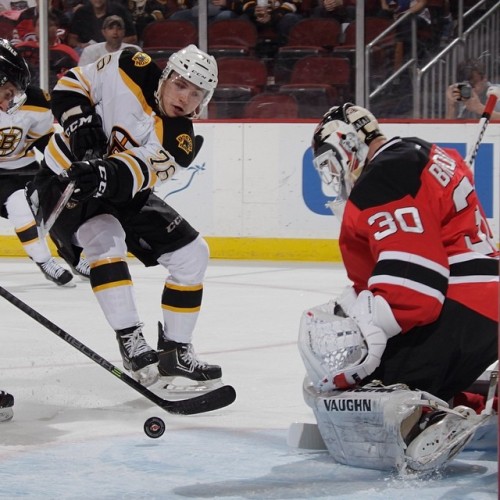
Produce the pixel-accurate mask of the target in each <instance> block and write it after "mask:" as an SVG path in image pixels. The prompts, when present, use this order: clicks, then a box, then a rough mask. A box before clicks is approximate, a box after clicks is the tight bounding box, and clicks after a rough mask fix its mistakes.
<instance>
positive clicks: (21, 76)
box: [0, 39, 31, 115]
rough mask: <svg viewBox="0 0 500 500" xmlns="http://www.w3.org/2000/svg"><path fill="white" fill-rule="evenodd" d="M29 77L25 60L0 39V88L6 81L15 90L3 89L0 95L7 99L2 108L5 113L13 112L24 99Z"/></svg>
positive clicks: (6, 42)
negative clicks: (5, 105)
mask: <svg viewBox="0 0 500 500" xmlns="http://www.w3.org/2000/svg"><path fill="white" fill-rule="evenodd" d="M30 79H31V75H30V71H29V69H28V65H27V64H26V61H25V60H24V59H23V58H22V57H21V56H20V55H19V53H18V52H17V50H15V49H14V48H13V47H12V46H11V45H10V43H9V42H8V41H7V40H4V39H0V88H1V87H4V85H6V84H7V83H11V84H12V85H13V86H14V87H15V91H10V89H4V90H5V92H4V93H2V96H1V98H2V100H3V99H5V100H7V101H8V103H7V107H6V109H5V110H4V111H5V112H6V113H7V114H9V115H11V114H13V113H15V112H16V111H17V110H18V109H19V108H20V107H21V106H22V105H23V104H24V102H25V101H26V89H27V88H28V85H29V84H30ZM4 94H5V95H4Z"/></svg>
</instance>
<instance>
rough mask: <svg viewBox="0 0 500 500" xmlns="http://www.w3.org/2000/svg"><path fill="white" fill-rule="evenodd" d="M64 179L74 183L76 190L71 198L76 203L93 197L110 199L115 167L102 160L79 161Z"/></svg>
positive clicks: (67, 172)
mask: <svg viewBox="0 0 500 500" xmlns="http://www.w3.org/2000/svg"><path fill="white" fill-rule="evenodd" d="M64 179H68V180H70V181H74V183H75V190H74V191H73V194H72V196H71V198H72V199H73V200H75V201H85V200H88V199H89V198H92V197H93V198H101V197H104V198H109V197H110V191H111V189H110V188H111V181H112V180H113V179H114V171H113V165H112V164H111V163H110V162H109V161H107V160H101V159H95V160H88V161H77V162H75V163H73V164H72V165H71V167H70V168H69V169H68V170H67V171H66V172H65V175H64Z"/></svg>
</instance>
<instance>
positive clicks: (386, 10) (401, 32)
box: [378, 0, 431, 71]
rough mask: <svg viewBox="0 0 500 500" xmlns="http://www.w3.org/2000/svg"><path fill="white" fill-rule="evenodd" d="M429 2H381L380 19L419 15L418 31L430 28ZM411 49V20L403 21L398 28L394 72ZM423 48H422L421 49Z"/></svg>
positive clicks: (420, 0)
mask: <svg viewBox="0 0 500 500" xmlns="http://www.w3.org/2000/svg"><path fill="white" fill-rule="evenodd" d="M426 5H427V0H380V6H381V10H380V12H379V14H378V15H379V17H385V18H389V19H394V20H396V19H398V18H400V17H401V16H403V15H404V14H406V13H407V12H411V13H413V14H415V15H417V29H418V28H423V27H426V26H429V25H430V23H431V17H430V13H429V9H427V8H426ZM410 47H411V20H409V19H408V20H406V21H403V22H402V23H401V24H400V25H399V26H398V27H397V28H396V45H395V47H394V71H397V70H398V69H399V68H400V67H401V66H402V65H403V60H404V57H405V53H409V51H410ZM420 48H422V47H420Z"/></svg>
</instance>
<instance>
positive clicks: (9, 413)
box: [0, 407, 14, 422]
mask: <svg viewBox="0 0 500 500" xmlns="http://www.w3.org/2000/svg"><path fill="white" fill-rule="evenodd" d="M13 416H14V411H13V410H12V408H11V407H10V408H0V422H8V421H9V420H12V417H13Z"/></svg>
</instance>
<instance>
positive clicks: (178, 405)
mask: <svg viewBox="0 0 500 500" xmlns="http://www.w3.org/2000/svg"><path fill="white" fill-rule="evenodd" d="M0 295H1V296H2V297H3V298H5V299H6V300H8V301H9V302H10V303H11V304H12V305H14V306H16V307H17V308H18V309H20V310H21V311H23V312H24V313H25V314H27V315H28V316H30V317H31V318H33V319H34V320H35V321H37V322H38V323H40V324H41V325H42V326H44V327H45V328H47V329H48V330H50V331H51V332H52V333H55V334H56V335H57V336H58V337H59V338H61V339H63V340H64V341H65V342H67V343H68V344H70V345H71V346H73V347H74V348H75V349H77V350H78V351H80V352H81V353H83V354H85V356H87V357H88V358H90V359H91V360H92V361H94V363H97V364H98V365H99V366H102V367H103V368H104V369H105V370H107V371H108V372H110V373H112V374H113V375H114V376H115V377H117V378H119V379H120V380H121V381H122V382H124V383H125V384H127V385H128V386H130V387H132V389H134V390H136V391H137V392H138V393H140V394H141V395H142V396H144V397H145V398H147V399H149V400H150V401H152V402H153V403H154V404H155V405H157V406H159V407H160V408H162V409H164V410H165V411H166V412H168V413H172V414H176V415H194V414H196V413H205V412H207V411H212V410H218V409H219V408H224V407H225V406H228V405H230V404H231V403H232V402H233V401H234V400H235V399H236V391H235V390H234V388H233V387H232V386H230V385H223V386H222V387H219V388H217V389H214V390H212V391H210V392H207V393H205V394H202V395H201V396H196V397H194V398H190V399H182V400H177V401H170V400H168V399H162V398H160V397H159V396H157V395H156V394H154V393H153V392H151V391H150V390H149V389H147V388H146V387H144V386H143V385H141V384H140V383H139V382H137V381H135V380H134V379H133V378H132V377H130V376H129V375H127V374H126V373H124V372H122V371H121V370H120V369H119V368H117V367H116V366H114V365H113V364H111V363H110V362H109V361H107V360H106V359H104V358H103V357H102V356H100V355H99V354H97V353H96V352H94V351H93V350H92V349H90V348H89V347H87V346H86V345H85V344H82V343H81V342H80V341H79V340H77V339H76V338H74V337H72V336H71V335H70V334H69V333H67V332H65V331H64V330H63V329H62V328H60V327H58V326H57V325H55V324H54V323H52V322H51V321H50V320H48V319H47V318H46V317H45V316H42V315H41V314H40V313H39V312H37V311H35V310H34V309H33V308H31V307H30V306H28V305H27V304H25V303H24V302H23V301H22V300H20V299H18V298H17V297H15V296H14V295H12V294H11V293H10V292H8V291H7V290H6V289H5V288H3V287H2V286H0Z"/></svg>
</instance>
